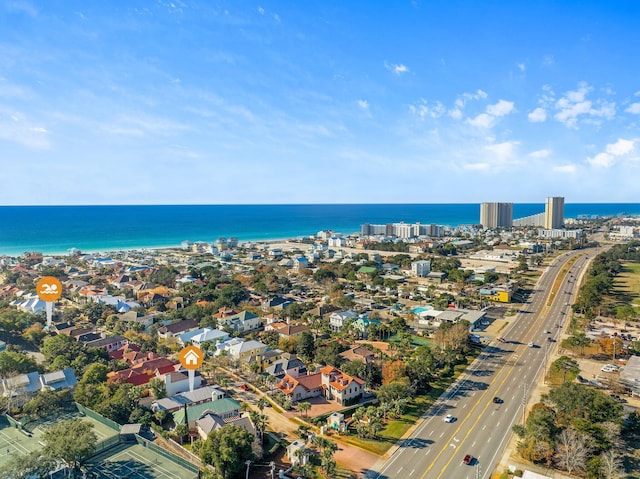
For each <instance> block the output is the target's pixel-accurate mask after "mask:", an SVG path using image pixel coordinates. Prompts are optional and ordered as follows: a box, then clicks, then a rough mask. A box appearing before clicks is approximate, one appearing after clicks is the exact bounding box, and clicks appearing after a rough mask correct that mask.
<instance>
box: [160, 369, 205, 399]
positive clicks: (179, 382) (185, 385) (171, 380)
mask: <svg viewBox="0 0 640 479" xmlns="http://www.w3.org/2000/svg"><path fill="white" fill-rule="evenodd" d="M159 378H160V379H163V380H164V385H165V389H166V390H167V396H173V395H174V394H178V393H181V392H185V391H189V389H190V385H189V375H188V374H187V372H186V371H170V372H168V373H166V374H163V375H161V376H159ZM201 384H202V376H201V375H200V374H199V373H198V372H197V371H196V372H195V375H194V377H193V388H194V389H196V388H199V387H200V385H201Z"/></svg>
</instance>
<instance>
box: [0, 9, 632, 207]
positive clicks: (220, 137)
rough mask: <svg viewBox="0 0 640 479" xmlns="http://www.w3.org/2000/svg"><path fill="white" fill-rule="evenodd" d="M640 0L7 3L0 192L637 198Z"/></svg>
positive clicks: (202, 199) (0, 25) (2, 195)
mask: <svg viewBox="0 0 640 479" xmlns="http://www.w3.org/2000/svg"><path fill="white" fill-rule="evenodd" d="M638 24H640V2H636V1H627V2H625V1H616V2H607V1H598V2H595V1H588V0H583V1H575V2H574V1H569V0H567V1H554V2H551V1H536V2H524V1H522V2H519V1H490V0H489V1H487V0H483V1H482V2H479V1H475V0H473V1H472V0H469V1H462V0H459V1H458V0H447V1H441V2H436V1H426V0H422V1H404V2H402V1H393V2H391V1H372V0H368V1H346V2H345V1H319V2H309V1H307V2H303V1H295V2H292V1H281V2H271V1H265V2H262V1H258V2H246V1H231V0H229V1H226V2H219V1H215V0H211V1H209V0H207V1H191V0H184V1H181V0H174V1H164V0H163V1H157V2H152V1H137V2H136V1H127V2H107V1H103V2H84V1H70V0H64V1H62V0H59V1H46V2H45V1H42V2H35V1H26V0H25V1H22V0H0V171H2V178H3V179H4V181H3V182H2V187H1V188H0V204H2V205H22V204H158V203H160V204H167V203H177V204H192V203H201V204H254V203H270V204H272V203H459V202H481V201H514V202H533V203H541V202H543V201H544V198H545V197H547V196H565V198H566V201H567V202H571V203H576V202H637V201H639V197H638V184H640V129H639V125H640V75H639V74H638V72H640V55H638V52H637V49H638V46H639V45H640V31H639V30H638V28H637V25H638Z"/></svg>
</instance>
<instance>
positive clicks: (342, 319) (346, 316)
mask: <svg viewBox="0 0 640 479" xmlns="http://www.w3.org/2000/svg"><path fill="white" fill-rule="evenodd" d="M357 317H358V314H357V313H354V312H353V311H336V312H335V313H331V314H330V315H329V328H331V330H332V331H340V330H341V329H342V327H343V326H344V325H345V323H346V322H347V321H352V320H354V319H355V318H357Z"/></svg>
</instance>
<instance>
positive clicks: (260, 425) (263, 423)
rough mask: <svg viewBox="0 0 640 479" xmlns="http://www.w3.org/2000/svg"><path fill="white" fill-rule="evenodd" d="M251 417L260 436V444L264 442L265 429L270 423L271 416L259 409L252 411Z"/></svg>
mask: <svg viewBox="0 0 640 479" xmlns="http://www.w3.org/2000/svg"><path fill="white" fill-rule="evenodd" d="M249 418H250V419H251V422H252V423H253V426H254V427H255V428H256V432H257V433H258V438H259V439H260V445H262V443H263V442H264V431H265V430H266V429H267V426H268V425H269V417H268V416H267V415H266V414H260V413H259V412H258V411H250V412H249Z"/></svg>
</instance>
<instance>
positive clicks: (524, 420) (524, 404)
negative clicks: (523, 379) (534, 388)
mask: <svg viewBox="0 0 640 479" xmlns="http://www.w3.org/2000/svg"><path fill="white" fill-rule="evenodd" d="M522 386H523V391H522V392H523V394H522V427H525V426H526V424H527V384H526V383H524V384H523V385H522Z"/></svg>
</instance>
